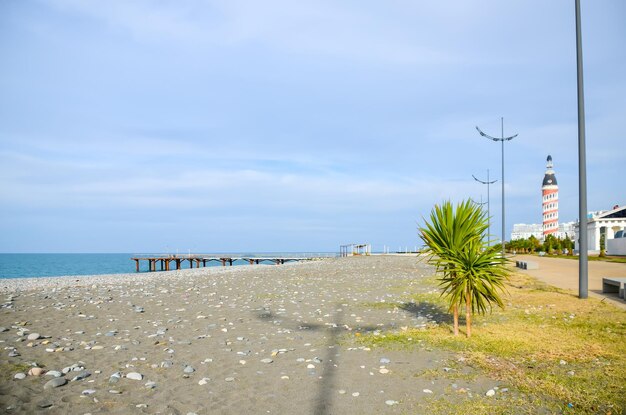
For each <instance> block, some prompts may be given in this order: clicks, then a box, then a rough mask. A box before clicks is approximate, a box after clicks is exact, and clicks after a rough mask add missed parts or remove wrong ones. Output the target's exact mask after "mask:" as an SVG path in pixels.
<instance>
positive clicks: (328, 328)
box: [254, 302, 452, 415]
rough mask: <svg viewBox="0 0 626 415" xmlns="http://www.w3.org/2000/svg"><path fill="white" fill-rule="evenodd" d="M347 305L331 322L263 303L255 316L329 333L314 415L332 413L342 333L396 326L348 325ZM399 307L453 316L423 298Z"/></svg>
mask: <svg viewBox="0 0 626 415" xmlns="http://www.w3.org/2000/svg"><path fill="white" fill-rule="evenodd" d="M344 308H345V307H342V306H341V304H336V305H335V309H336V310H337V311H336V312H335V315H334V316H333V318H332V323H325V324H318V323H303V322H299V321H295V320H292V319H289V318H287V317H285V316H284V315H277V314H274V313H272V311H271V309H269V308H267V307H263V308H261V309H257V310H255V311H254V312H255V314H254V316H255V317H256V318H257V319H259V320H265V321H275V320H280V322H281V327H285V328H288V329H290V330H293V331H298V330H307V331H315V332H324V333H327V334H328V336H327V340H326V342H325V346H326V352H325V354H324V356H323V360H322V367H321V370H320V375H321V376H322V378H321V379H320V382H319V386H318V390H317V393H316V398H315V406H314V408H313V411H312V413H313V414H314V415H326V414H330V413H332V405H333V399H332V396H333V391H334V386H335V378H336V371H337V368H336V367H335V364H336V363H337V359H336V354H337V348H336V346H338V345H339V337H340V336H341V335H342V334H344V333H349V332H357V331H358V332H360V333H369V332H374V331H385V330H393V329H396V328H397V324H396V323H389V324H384V325H382V326H381V325H358V326H355V327H351V328H350V327H348V326H347V325H344V323H343V317H344V314H345V311H344ZM398 308H400V309H401V310H403V311H406V312H407V313H410V314H412V315H413V316H415V317H423V318H425V319H427V320H426V321H434V322H436V323H451V322H452V317H451V316H450V314H449V313H447V311H446V310H445V309H443V308H441V307H439V306H437V305H434V304H431V303H427V302H423V303H413V302H410V303H403V304H402V305H400V306H399V307H398Z"/></svg>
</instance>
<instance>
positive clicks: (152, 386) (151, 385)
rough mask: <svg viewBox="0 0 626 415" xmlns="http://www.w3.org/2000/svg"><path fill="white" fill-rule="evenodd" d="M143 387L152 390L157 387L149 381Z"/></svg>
mask: <svg viewBox="0 0 626 415" xmlns="http://www.w3.org/2000/svg"><path fill="white" fill-rule="evenodd" d="M144 386H145V387H146V389H154V388H156V387H157V384H156V382H152V381H150V382H146V384H145V385H144Z"/></svg>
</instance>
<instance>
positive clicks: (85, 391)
mask: <svg viewBox="0 0 626 415" xmlns="http://www.w3.org/2000/svg"><path fill="white" fill-rule="evenodd" d="M94 393H96V390H95V389H85V390H84V391H82V392H81V395H84V396H87V395H93V394H94Z"/></svg>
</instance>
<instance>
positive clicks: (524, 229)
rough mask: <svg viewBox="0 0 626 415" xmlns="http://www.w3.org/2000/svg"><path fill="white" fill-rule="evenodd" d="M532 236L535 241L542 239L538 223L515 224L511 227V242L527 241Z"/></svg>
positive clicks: (540, 226)
mask: <svg viewBox="0 0 626 415" xmlns="http://www.w3.org/2000/svg"><path fill="white" fill-rule="evenodd" d="M531 236H534V237H535V238H537V239H541V238H543V225H542V224H540V223H532V224H525V223H516V224H514V225H513V232H511V240H512V241H516V240H518V239H528V238H530V237H531Z"/></svg>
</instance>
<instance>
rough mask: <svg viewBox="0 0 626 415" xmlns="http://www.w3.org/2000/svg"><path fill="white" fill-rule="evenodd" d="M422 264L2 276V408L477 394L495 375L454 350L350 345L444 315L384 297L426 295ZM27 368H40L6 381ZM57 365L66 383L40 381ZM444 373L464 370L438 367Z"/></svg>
mask: <svg viewBox="0 0 626 415" xmlns="http://www.w3.org/2000/svg"><path fill="white" fill-rule="evenodd" d="M432 272H433V271H432V269H431V268H430V267H428V266H426V265H425V264H423V263H420V262H419V261H418V259H417V258H416V257H415V256H372V257H353V258H337V259H329V260H323V261H313V262H305V263H297V264H285V265H279V266H275V265H252V266H240V267H225V268H221V267H215V268H203V269H193V270H181V271H170V272H156V273H142V274H131V275H113V276H97V277H96V276H94V277H80V278H77V277H60V278H40V279H32V278H31V279H19V280H3V281H2V282H1V283H0V291H1V295H2V296H3V299H2V303H3V304H2V308H0V326H3V327H4V328H5V329H6V330H5V331H3V332H0V342H1V343H0V344H1V345H2V349H1V353H2V355H1V357H0V365H1V367H2V368H3V369H2V373H1V376H2V384H1V385H0V412H3V413H46V414H86V413H91V414H99V413H111V414H132V413H138V414H143V413H146V414H157V413H159V414H189V413H195V414H209V413H211V414H242V413H251V414H261V413H263V414H265V413H276V414H296V413H297V414H371V413H389V414H397V413H422V410H423V408H424V407H425V406H424V405H425V404H426V402H427V400H429V399H439V398H443V399H468V398H469V397H468V395H471V394H472V393H474V394H480V395H485V393H486V392H487V391H489V389H492V388H494V387H497V386H502V385H499V384H498V382H496V381H494V380H491V379H486V378H484V377H482V375H480V374H477V373H475V372H474V370H473V369H472V368H471V367H466V366H464V363H463V361H462V359H459V356H455V355H453V354H451V353H448V352H443V351H438V350H431V349H429V348H427V347H425V346H422V347H418V348H412V350H411V351H408V350H383V349H377V348H374V349H369V348H367V347H366V346H364V345H362V344H360V343H358V341H357V340H358V338H359V334H361V333H366V332H370V333H372V332H373V333H379V332H380V331H387V330H389V331H392V332H393V331H400V330H406V329H407V328H409V327H410V328H415V327H417V328H424V327H426V326H427V325H429V324H437V323H438V322H441V321H443V320H446V321H447V319H449V316H448V315H447V314H445V313H442V310H439V309H436V308H433V307H432V306H431V305H429V304H428V303H420V304H417V305H414V306H412V307H408V308H407V309H402V308H398V307H394V306H387V304H389V303H397V304H402V303H406V302H407V301H408V299H410V296H411V295H412V294H415V293H420V292H434V291H435V288H434V287H433V286H432V285H430V284H428V283H425V282H424V281H423V280H424V277H427V276H430V275H432ZM36 334H39V338H37V339H35V337H37V336H36ZM29 335H30V337H31V339H33V340H29V338H28V337H29ZM32 366H39V367H42V368H43V369H44V370H45V371H49V372H48V373H47V374H43V375H40V376H34V375H26V376H25V377H24V378H23V379H16V378H15V375H18V374H19V373H23V374H26V373H27V372H28V370H29V367H32ZM450 366H453V368H451V367H450ZM63 369H65V370H66V371H68V370H70V371H69V372H68V373H67V374H64V375H63V376H61V378H64V379H66V380H67V381H68V382H67V384H65V385H63V386H59V387H48V388H46V387H44V386H45V385H46V383H47V382H49V381H50V380H51V379H53V378H54V376H52V375H51V373H54V372H53V371H59V372H62V371H63ZM450 370H455V371H456V370H458V371H461V372H463V373H468V374H471V375H472V376H467V377H463V376H461V377H460V379H459V380H457V381H455V382H454V383H452V382H451V381H450V380H449V377H447V378H446V377H443V376H442V377H441V378H439V377H438V376H436V373H440V372H443V371H446V372H447V371H450ZM426 374H430V375H428V376H427V375H426ZM432 374H435V375H434V376H433V375H432ZM18 377H23V376H22V375H18ZM133 377H137V378H140V379H141V380H135V379H133ZM463 378H467V379H472V380H471V383H468V382H469V381H465V380H463ZM73 379H75V380H73ZM58 382H63V381H62V380H59V381H58ZM459 389H464V390H465V391H466V393H464V394H460V393H459ZM467 392H469V393H467ZM461 395H462V396H461Z"/></svg>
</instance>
